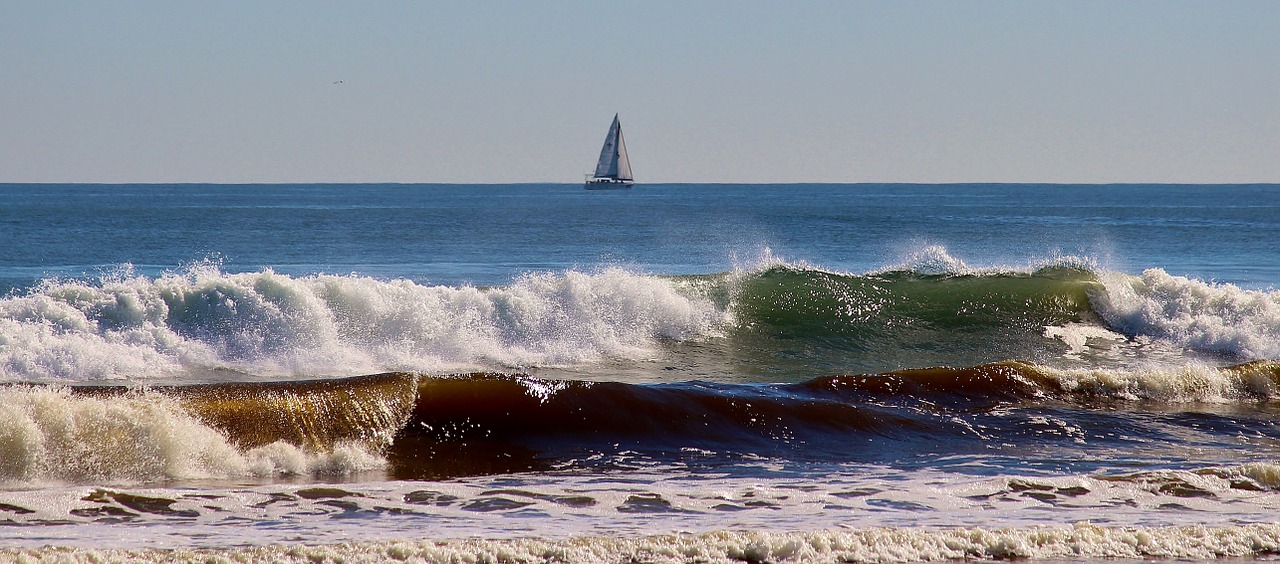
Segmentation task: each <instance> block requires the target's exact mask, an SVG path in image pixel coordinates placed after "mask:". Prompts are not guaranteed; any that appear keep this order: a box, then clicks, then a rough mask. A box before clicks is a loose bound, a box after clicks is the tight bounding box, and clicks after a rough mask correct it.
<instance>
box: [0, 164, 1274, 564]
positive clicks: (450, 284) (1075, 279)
mask: <svg viewBox="0 0 1280 564" xmlns="http://www.w3.org/2000/svg"><path fill="white" fill-rule="evenodd" d="M1277 285H1280V185H1041V184H945V185H908V184H850V185H830V184H823V185H809V184H780V185H733V184H725V185H707V184H661V185H652V184H650V185H646V184H639V185H637V186H636V187H635V188H634V189H631V190H617V191H587V190H583V189H582V186H581V185H580V184H572V185H569V184H524V185H402V184H342V185H337V184H298V185H206V184H181V185H153V184H123V185H85V184H73V185H57V184H0V561H11V560H16V561H41V560H45V561H58V562H67V561H71V562H74V561H94V562H100V561H133V560H139V561H168V560H202V561H204V560H208V561H273V562H288V561H342V562H362V561H386V560H405V561H422V560H425V561H432V562H434V561H446V562H847V561H874V562H893V561H917V560H945V559H970V560H1000V559H1011V558H1031V559H1039V560H1050V561H1079V560H1095V561H1098V560H1107V561H1114V560H1121V561H1128V560H1131V561H1140V560H1151V559H1156V560H1178V559H1185V560H1204V559H1216V558H1233V559H1247V560H1256V559H1270V558H1276V557H1277V555H1278V554H1280V425H1278V424H1277V423H1278V422H1280V290H1277V289H1276V288H1277Z"/></svg>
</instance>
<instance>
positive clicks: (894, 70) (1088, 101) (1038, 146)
mask: <svg viewBox="0 0 1280 564" xmlns="http://www.w3.org/2000/svg"><path fill="white" fill-rule="evenodd" d="M615 113H617V114H620V116H621V121H622V126H623V131H624V134H625V137H626V140H627V147H628V149H629V154H630V157H631V163H632V168H633V170H634V172H635V176H636V179H637V182H638V183H641V184H643V183H645V182H733V183H736V182H760V183H769V182H1067V183H1075V182H1080V183H1110V182H1188V183H1217V182H1280V2H1276V1H1270V0H1267V1H1248V0H1239V1H1212V2H1207V1H1185V0H1161V1H1142V0H1131V1H1108V2H1091V1H1061V2H1039V1H1022V0H1018V1H984V0H972V1H945V2H944V1H911V0H894V1H856V0H843V1H831V2H826V1H816V0H815V1H808V2H805V1H797V2H778V1H776V0H768V1H754V0H734V1H712V0H706V1H697V0H684V1H672V2H667V1H663V0H648V1H637V2H627V1H623V2H587V1H569V0H542V1H538V2H491V1H484V0H475V1H465V2H463V1H458V2H426V1H371V2H355V1H351V2H336V1H321V0H315V1H289V0H266V1H263V0H253V1H241V0H220V1H218V2H195V1H169V0H166V1H159V0H157V1H152V2H123V1H113V0H101V1H83V2H72V1H59V0H40V1H30V0H0V182H108V183H116V182H216V183H256V182H264V183H277V182H413V183H416V182H464V183H505V182H580V181H581V180H582V178H583V175H584V174H585V173H587V172H590V171H591V170H592V169H593V167H594V164H595V163H594V161H595V158H596V157H597V156H598V155H599V151H600V145H601V143H602V142H603V141H604V135H605V132H606V130H607V129H608V126H609V123H610V121H612V119H613V116H614V114H615Z"/></svg>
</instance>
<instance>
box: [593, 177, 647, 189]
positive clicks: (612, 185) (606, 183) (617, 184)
mask: <svg viewBox="0 0 1280 564" xmlns="http://www.w3.org/2000/svg"><path fill="white" fill-rule="evenodd" d="M634 184H635V182H632V181H630V180H615V179H612V178H601V179H591V180H588V181H587V182H586V184H584V185H583V186H582V187H583V188H586V189H587V190H622V189H626V188H630V187H631V186H632V185H634Z"/></svg>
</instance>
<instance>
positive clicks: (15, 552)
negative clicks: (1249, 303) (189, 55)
mask: <svg viewBox="0 0 1280 564" xmlns="http://www.w3.org/2000/svg"><path fill="white" fill-rule="evenodd" d="M1278 539H1280V525H1276V524H1253V525H1225V526H1203V525H1188V526H1166V527H1149V526H1146V527H1114V526H1112V527H1108V526H1100V525H1093V524H1089V523H1084V522H1082V523H1077V524H1075V525H1073V526H1065V527H1064V526H1056V527H1044V526H1040V527H1022V528H1003V529H1002V528H994V529H984V528H977V527H955V528H914V529H913V528H869V529H845V530H839V529H835V530H819V531H805V532H770V531H727V530H721V531H715V532H709V533H700V534H689V533H685V534H670V535H654V536H645V537H636V538H626V537H622V538H613V537H579V538H572V539H563V540H541V539H511V540H505V539H501V540H484V539H471V540H451V541H439V540H417V539H405V540H393V541H364V542H347V543H343V544H332V545H302V544H296V543H290V544H286V545H279V546H266V547H245V548H227V549H155V548H148V549H106V550H103V549H91V548H43V549H12V548H10V549H4V550H3V551H0V557H5V558H8V559H13V560H25V559H32V560H43V559H46V558H51V559H57V560H58V561H66V562H100V561H112V562H117V561H136V562H161V561H173V560H182V561H187V560H230V561H237V562H239V561H254V562H256V561H272V562H316V561H339V562H386V561H408V560H414V561H426V562H473V561H475V562H489V561H500V562H544V561H548V560H554V561H556V562H566V563H572V562H584V563H585V562H689V561H697V562H724V563H739V562H931V561H943V560H963V561H970V560H974V559H978V560H1014V559H1018V560H1020V559H1062V560H1071V561H1080V560H1110V559H1133V560H1139V559H1141V560H1147V559H1151V558H1156V559H1173V560H1188V561H1209V560H1218V559H1237V558H1247V557H1261V556H1268V555H1274V554H1277V553H1280V540H1278Z"/></svg>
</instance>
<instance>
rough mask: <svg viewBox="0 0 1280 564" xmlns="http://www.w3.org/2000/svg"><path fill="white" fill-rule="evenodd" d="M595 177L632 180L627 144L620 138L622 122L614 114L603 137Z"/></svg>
mask: <svg viewBox="0 0 1280 564" xmlns="http://www.w3.org/2000/svg"><path fill="white" fill-rule="evenodd" d="M595 177H596V178H613V179H617V180H633V179H632V178H631V160H630V159H628V158H627V144H626V142H625V141H624V140H623V138H622V124H620V123H619V122H618V116H617V115H616V114H615V115H614V116H613V125H610V126H609V133H608V134H607V135H605V137H604V146H603V147H601V148H600V160H599V161H597V162H596V173H595Z"/></svg>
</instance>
